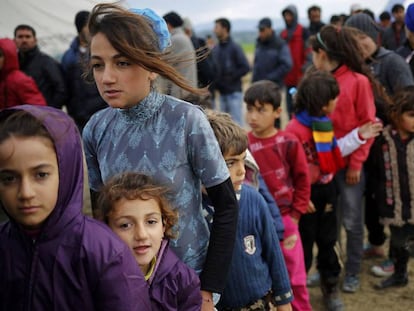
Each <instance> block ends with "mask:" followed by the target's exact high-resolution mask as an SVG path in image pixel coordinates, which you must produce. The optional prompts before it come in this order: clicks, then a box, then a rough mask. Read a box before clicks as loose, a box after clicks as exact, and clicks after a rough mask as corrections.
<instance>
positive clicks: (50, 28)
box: [0, 0, 100, 58]
mask: <svg viewBox="0 0 414 311" xmlns="http://www.w3.org/2000/svg"><path fill="white" fill-rule="evenodd" d="M98 2H100V1H93V0H69V1H66V0H0V37H1V38H3V37H8V38H13V37H14V33H13V32H14V28H15V27H16V26H17V25H19V24H28V25H30V26H32V27H33V28H34V29H35V30H36V36H37V38H38V43H39V46H40V48H41V49H42V51H45V52H46V53H49V54H50V55H53V56H55V57H56V58H60V55H61V54H62V53H63V52H64V51H65V50H66V49H67V48H68V47H69V45H70V42H71V41H72V39H73V38H74V37H75V36H76V35H77V33H76V27H75V24H74V20H75V15H76V13H77V12H79V11H81V10H87V11H90V10H91V9H92V7H93V6H94V5H95V4H96V3H98Z"/></svg>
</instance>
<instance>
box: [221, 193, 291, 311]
mask: <svg viewBox="0 0 414 311" xmlns="http://www.w3.org/2000/svg"><path fill="white" fill-rule="evenodd" d="M239 207H240V210H239V222H238V225H237V234H236V243H235V247H234V251H233V258H232V262H231V265H230V270H229V274H228V276H227V282H226V287H225V289H224V292H223V294H222V296H221V300H220V303H219V307H233V308H237V307H243V306H246V305H248V304H250V303H252V302H255V301H256V300H258V299H260V298H262V297H264V296H265V295H266V294H267V292H268V291H269V290H270V289H272V291H273V294H274V297H275V300H276V302H277V304H278V305H282V304H286V303H288V302H290V301H292V300H293V296H292V291H291V288H290V282H289V276H288V273H287V270H286V265H285V261H284V259H283V254H282V251H281V249H280V246H279V239H278V236H277V233H276V230H275V226H274V224H273V222H272V219H271V216H270V213H269V209H268V207H267V204H266V202H265V200H264V199H263V197H262V196H261V195H260V194H259V193H258V192H257V191H256V190H255V189H254V188H252V187H251V186H248V185H243V187H242V190H241V196H240V201H239Z"/></svg>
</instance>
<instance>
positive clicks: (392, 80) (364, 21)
mask: <svg viewBox="0 0 414 311" xmlns="http://www.w3.org/2000/svg"><path fill="white" fill-rule="evenodd" d="M345 25H346V26H349V27H353V28H355V29H358V30H359V32H358V33H356V37H357V39H358V41H359V43H360V44H361V47H362V50H363V56H364V58H365V61H366V63H367V64H368V65H369V66H370V67H371V69H372V71H373V73H374V75H375V77H376V78H377V80H378V81H379V82H380V83H381V85H382V86H383V87H384V89H385V92H386V94H374V96H375V104H376V117H377V118H379V119H381V121H382V122H383V123H384V124H388V118H387V116H386V113H385V111H386V110H387V107H388V105H389V104H390V99H389V98H388V96H392V95H394V94H395V93H396V92H397V91H398V90H400V89H402V88H404V87H406V86H410V85H414V79H413V76H412V73H411V70H410V68H409V66H408V64H407V63H406V62H405V61H404V59H403V58H402V57H400V56H399V55H398V54H397V53H395V52H394V51H390V50H387V49H385V48H384V47H381V46H379V45H378V44H377V43H376V42H378V35H379V31H380V29H379V27H378V26H377V24H376V23H375V22H374V20H372V19H371V18H370V17H369V16H368V15H366V14H357V15H353V16H351V17H350V18H349V19H348V20H347V21H346V23H345ZM373 152H374V150H372V149H371V150H370V153H369V156H368V160H367V162H366V163H369V162H370V161H371V158H372V157H375V155H374V154H373ZM364 167H365V172H366V190H365V224H366V227H367V230H368V242H369V244H368V245H366V247H365V249H364V257H365V258H369V257H379V258H383V257H384V256H385V251H384V248H383V244H384V243H385V240H386V235H385V232H384V226H382V225H381V224H380V221H379V210H378V203H377V202H376V199H375V195H374V193H375V185H376V180H375V177H374V176H375V172H371V171H369V168H370V166H369V165H364ZM392 268H393V267H392V261H391V260H390V259H387V260H385V261H384V262H382V263H381V264H380V265H375V266H373V267H372V268H371V272H372V273H373V274H374V275H376V276H384V275H386V274H388V273H389V272H388V271H389V270H392Z"/></svg>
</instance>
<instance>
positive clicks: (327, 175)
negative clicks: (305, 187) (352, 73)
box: [285, 68, 382, 311]
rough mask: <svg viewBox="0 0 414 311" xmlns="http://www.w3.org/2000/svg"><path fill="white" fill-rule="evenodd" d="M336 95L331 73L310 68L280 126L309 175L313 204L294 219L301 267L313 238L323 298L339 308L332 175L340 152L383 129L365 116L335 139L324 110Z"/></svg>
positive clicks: (330, 306)
mask: <svg viewBox="0 0 414 311" xmlns="http://www.w3.org/2000/svg"><path fill="white" fill-rule="evenodd" d="M338 95H339V86H338V83H337V82H336V80H335V78H334V77H333V76H332V74H331V73H328V72H324V71H317V70H314V69H313V68H310V69H309V70H308V71H307V73H305V76H304V77H303V79H302V81H301V82H300V84H299V86H298V90H297V93H296V94H295V96H294V100H295V107H296V110H295V115H294V117H293V119H292V120H290V121H289V123H288V124H287V126H286V128H285V131H287V132H290V133H293V134H294V135H295V136H296V137H297V138H298V139H299V140H300V142H301V143H302V146H303V148H304V150H305V153H306V157H307V161H308V166H309V175H310V177H311V201H310V203H309V205H310V206H311V208H312V210H311V212H310V213H308V214H305V215H303V216H302V217H301V219H300V221H299V230H300V234H301V238H302V243H303V250H304V255H305V265H306V272H307V273H309V270H310V269H311V266H312V261H313V250H314V244H315V243H316V245H317V246H318V253H317V266H316V267H317V270H318V272H319V274H320V278H321V281H320V285H321V290H322V295H323V301H324V303H325V305H326V308H327V310H331V311H334V310H336V311H339V310H343V309H344V304H343V302H342V300H341V298H340V295H339V286H338V284H339V277H340V271H341V265H340V261H339V258H338V254H337V252H336V246H337V245H336V244H337V238H338V234H337V227H338V226H337V214H336V213H337V211H336V209H337V199H338V197H337V190H336V186H335V182H334V175H335V173H336V172H337V171H338V170H340V169H341V168H343V166H344V161H343V159H342V157H344V156H347V155H348V154H350V153H352V152H353V151H354V150H356V149H357V148H358V147H359V146H360V145H362V144H364V143H366V139H369V138H372V137H374V136H377V135H378V134H379V131H380V130H381V129H382V124H381V123H380V122H376V123H372V122H368V123H367V124H365V125H364V126H361V127H359V128H357V129H354V130H352V131H351V132H350V133H349V134H347V135H345V136H344V137H342V138H341V139H339V140H337V139H336V138H335V135H334V134H333V126H332V122H331V120H330V119H329V117H328V115H329V114H330V113H331V112H332V111H333V110H334V109H335V105H336V102H337V100H338Z"/></svg>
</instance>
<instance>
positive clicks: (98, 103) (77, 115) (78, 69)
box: [62, 11, 107, 132]
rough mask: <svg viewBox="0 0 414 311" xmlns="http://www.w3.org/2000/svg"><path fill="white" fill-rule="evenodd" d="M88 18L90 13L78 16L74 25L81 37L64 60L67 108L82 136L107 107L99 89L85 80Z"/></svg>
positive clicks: (75, 40)
mask: <svg viewBox="0 0 414 311" xmlns="http://www.w3.org/2000/svg"><path fill="white" fill-rule="evenodd" d="M88 17H89V12H88V11H79V12H78V13H76V15H75V23H74V24H75V27H76V31H77V33H78V35H77V36H76V37H75V38H74V39H73V41H72V43H71V44H70V47H69V49H67V50H66V51H65V53H64V54H63V57H62V68H63V72H64V75H65V79H66V85H67V90H68V100H67V103H66V108H67V111H68V114H69V115H70V116H71V117H72V118H73V119H74V120H75V122H76V125H77V126H78V128H79V130H80V131H81V132H82V130H83V128H84V126H85V124H86V122H88V120H89V118H90V117H91V116H92V115H93V114H94V113H95V112H97V111H99V110H101V109H103V108H106V107H107V104H106V103H105V101H104V100H103V99H102V98H101V96H100V95H99V92H98V89H97V88H96V85H95V84H94V83H91V82H88V81H86V80H85V79H84V78H83V73H84V68H85V65H86V64H87V62H88V60H89V55H88V42H89V30H88V27H87V22H88Z"/></svg>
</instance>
